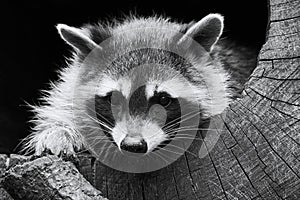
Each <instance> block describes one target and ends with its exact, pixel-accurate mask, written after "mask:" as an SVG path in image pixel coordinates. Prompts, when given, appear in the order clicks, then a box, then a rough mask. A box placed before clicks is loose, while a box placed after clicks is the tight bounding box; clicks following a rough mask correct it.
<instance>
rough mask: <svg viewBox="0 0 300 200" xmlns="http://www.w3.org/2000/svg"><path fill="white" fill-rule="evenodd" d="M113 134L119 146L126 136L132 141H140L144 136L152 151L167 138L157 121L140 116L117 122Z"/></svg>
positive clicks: (149, 150) (149, 149)
mask: <svg viewBox="0 0 300 200" xmlns="http://www.w3.org/2000/svg"><path fill="white" fill-rule="evenodd" d="M111 134H112V137H113V139H114V141H115V143H116V144H117V145H118V147H119V148H120V144H121V142H122V140H123V139H124V138H125V137H128V138H130V140H132V141H140V140H141V138H143V139H144V140H145V141H146V143H147V146H148V150H147V152H151V151H152V150H153V149H155V148H156V147H157V146H158V145H159V144H161V143H162V142H163V141H165V140H166V139H167V135H166V134H165V133H164V131H163V130H162V129H161V128H160V127H159V126H158V125H157V124H156V123H155V122H151V121H149V120H143V119H140V118H134V119H133V118H130V119H125V118H124V119H123V120H122V121H119V122H116V126H115V127H114V128H113V130H112V133H111Z"/></svg>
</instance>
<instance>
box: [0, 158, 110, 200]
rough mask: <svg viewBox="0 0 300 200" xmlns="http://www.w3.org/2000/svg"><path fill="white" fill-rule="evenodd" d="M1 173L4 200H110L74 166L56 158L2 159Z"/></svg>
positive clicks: (0, 181)
mask: <svg viewBox="0 0 300 200" xmlns="http://www.w3.org/2000/svg"><path fill="white" fill-rule="evenodd" d="M1 172H2V173H1ZM0 173H1V174H0V197H1V198H0V199H1V200H2V199H3V200H13V199H15V200H19V199H20V200H39V199H42V200H48V199H49V200H52V199H57V200H63V199H68V200H106V198H103V197H102V195H101V192H100V191H98V190H96V189H95V188H94V187H93V186H92V185H91V184H90V183H89V182H87V181H86V179H84V178H83V176H82V175H81V174H80V173H79V171H78V170H77V169H76V167H75V166H74V164H72V163H71V162H65V161H63V160H62V159H60V158H58V157H56V156H51V155H49V156H44V157H41V158H37V159H35V160H31V157H26V156H19V155H14V154H12V155H10V156H9V157H8V156H5V155H0Z"/></svg>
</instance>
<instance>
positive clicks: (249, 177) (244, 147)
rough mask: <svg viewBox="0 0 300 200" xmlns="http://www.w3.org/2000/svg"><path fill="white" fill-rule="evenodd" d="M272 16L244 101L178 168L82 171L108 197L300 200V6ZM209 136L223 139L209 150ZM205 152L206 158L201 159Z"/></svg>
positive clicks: (292, 4) (292, 2) (275, 3)
mask: <svg viewBox="0 0 300 200" xmlns="http://www.w3.org/2000/svg"><path fill="white" fill-rule="evenodd" d="M269 10H270V19H269V22H270V23H269V27H268V32H267V37H266V39H267V41H266V43H265V45H264V46H263V47H262V49H261V51H260V54H259V60H258V66H257V68H256V69H255V70H254V72H253V73H252V75H251V78H250V80H249V81H248V82H247V84H246V87H245V90H244V92H243V97H242V98H240V99H238V100H236V101H235V102H233V103H232V104H231V105H230V107H229V108H228V109H227V110H225V111H224V113H223V114H222V115H220V116H216V117H214V118H213V120H214V121H216V122H218V123H219V122H221V123H223V128H222V129H219V130H218V131H217V132H212V133H210V132H207V133H199V135H197V137H199V138H200V139H201V137H202V136H203V135H205V139H204V142H203V141H202V140H200V139H199V140H197V139H196V140H194V141H193V143H192V145H191V146H190V148H189V149H188V151H187V152H186V153H185V154H184V155H183V156H181V157H180V158H179V159H178V160H177V161H175V162H174V163H172V164H170V165H168V166H167V167H165V168H163V169H160V170H158V171H155V172H149V173H144V174H132V173H125V172H120V171H117V170H114V169H111V168H109V167H107V166H105V165H103V164H102V163H101V162H98V161H95V159H94V158H92V157H91V156H87V155H80V156H79V159H80V165H79V171H80V172H81V173H82V174H83V175H84V177H85V178H86V179H87V180H88V181H89V182H90V183H91V184H92V185H93V186H94V187H95V188H97V189H98V190H99V191H101V192H102V195H103V196H104V197H107V198H108V199H109V200H119V199H120V200H121V199H122V200H123V199H130V200H171V199H172V200H173V199H174V200H176V199H177V200H184V199H186V200H194V199H205V200H212V199H270V200H276V199H300V159H299V158H300V157H299V156H300V40H299V38H300V1H299V0H270V1H269ZM218 127H219V126H218ZM210 134H219V135H220V137H219V139H218V140H217V141H216V144H215V145H214V146H213V148H211V149H210V148H209V145H210V144H208V142H209V139H207V138H214V136H213V135H210ZM201 147H202V148H203V147H207V149H206V150H207V152H206V153H207V155H206V156H199V151H200V152H201V151H202V154H203V149H201ZM208 148H209V149H208ZM200 149H201V150H200ZM204 149H205V148H204ZM204 154H205V151H204ZM57 162H58V161H57ZM16 167H18V166H16ZM0 169H1V168H0ZM12 170H14V168H12ZM7 177H9V175H8V176H7ZM0 178H1V176H0ZM70 184H71V183H70ZM6 187H7V188H9V186H6ZM20 187H22V186H21V185H20ZM8 192H10V193H11V191H9V190H8ZM0 194H1V185H0ZM66 199H67V198H66Z"/></svg>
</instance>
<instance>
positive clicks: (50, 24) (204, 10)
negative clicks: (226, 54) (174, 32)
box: [0, 0, 268, 153]
mask: <svg viewBox="0 0 300 200" xmlns="http://www.w3.org/2000/svg"><path fill="white" fill-rule="evenodd" d="M99 2H100V1H95V2H93V1H89V2H88V1H82V2H81V3H77V2H74V1H51V2H50V1H49V2H48V3H45V2H35V3H34V2H31V3H30V2H23V3H9V4H6V5H2V6H1V8H2V12H1V26H2V31H1V34H2V40H1V41H2V42H1V57H2V59H1V68H0V87H1V88H0V90H1V97H2V98H0V101H1V104H0V128H1V133H0V153H1V152H8V151H12V150H13V149H14V147H15V146H16V145H17V144H18V143H19V141H20V139H21V138H24V137H25V136H26V135H28V134H29V133H30V124H29V123H28V122H27V121H28V120H29V119H30V118H31V117H32V115H31V113H30V112H28V110H29V109H28V108H27V107H26V106H25V104H26V103H25V102H28V103H30V104H38V103H39V102H38V98H39V97H40V92H39V90H41V89H47V88H48V83H49V80H52V81H54V80H56V79H57V74H56V73H55V71H56V70H57V69H59V68H60V67H61V66H65V57H68V56H69V55H71V53H70V50H71V48H70V47H69V46H68V45H66V44H65V43H64V42H63V40H61V39H60V37H59V35H58V33H57V31H56V28H55V25H56V24H58V23H65V24H68V25H72V26H80V25H82V24H84V23H88V22H92V23H95V22H98V21H99V20H100V21H112V19H113V18H117V19H122V18H123V17H124V16H126V15H128V14H129V13H133V14H134V13H136V14H137V15H140V16H152V15H153V14H157V15H163V16H168V17H170V18H172V21H180V22H185V23H188V22H190V21H192V20H195V21H197V20H200V19H201V18H202V17H204V16H205V15H207V14H209V13H221V14H223V15H224V17H225V30H224V34H223V36H224V37H227V38H229V39H232V40H233V41H236V42H238V43H241V44H244V45H246V46H249V47H251V48H255V49H257V53H258V51H259V49H260V48H261V46H262V44H263V43H264V42H265V34H266V27H267V20H268V8H267V1H263V0H260V1H258V0H257V1H243V2H241V1H212V0H208V1H201V0H198V1H183V2H178V3H177V2H176V1H147V2H146V3H145V2H142V1H138V0H126V1H121V2H116V1H107V2H105V3H99Z"/></svg>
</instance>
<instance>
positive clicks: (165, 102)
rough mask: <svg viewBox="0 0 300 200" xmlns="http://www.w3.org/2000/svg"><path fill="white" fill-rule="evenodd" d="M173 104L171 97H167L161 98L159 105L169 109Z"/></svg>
mask: <svg viewBox="0 0 300 200" xmlns="http://www.w3.org/2000/svg"><path fill="white" fill-rule="evenodd" d="M171 102H172V99H171V98H170V97H167V96H161V97H160V98H159V104H160V105H162V106H164V107H167V106H168V105H170V104H171Z"/></svg>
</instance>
